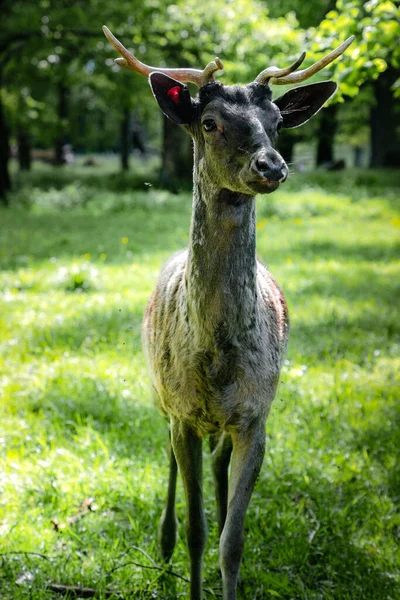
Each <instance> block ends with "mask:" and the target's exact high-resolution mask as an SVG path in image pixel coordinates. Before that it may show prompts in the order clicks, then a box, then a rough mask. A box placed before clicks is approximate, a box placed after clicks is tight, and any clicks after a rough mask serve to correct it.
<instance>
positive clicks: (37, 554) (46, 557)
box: [0, 550, 53, 561]
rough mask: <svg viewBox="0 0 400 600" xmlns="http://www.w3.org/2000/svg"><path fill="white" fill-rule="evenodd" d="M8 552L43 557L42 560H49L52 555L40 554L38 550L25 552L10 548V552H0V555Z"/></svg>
mask: <svg viewBox="0 0 400 600" xmlns="http://www.w3.org/2000/svg"><path fill="white" fill-rule="evenodd" d="M10 554H16V555H18V554H24V555H25V556H37V557H38V558H43V559H44V560H48V561H51V560H52V558H53V557H49V556H46V555H45V554H40V552H26V551H25V550H19V551H17V550H15V551H14V550H11V551H10V552H0V556H8V555H10Z"/></svg>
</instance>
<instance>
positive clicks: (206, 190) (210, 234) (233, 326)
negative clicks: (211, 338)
mask: <svg viewBox="0 0 400 600" xmlns="http://www.w3.org/2000/svg"><path fill="white" fill-rule="evenodd" d="M186 287H187V289H186V294H187V302H188V309H189V311H190V313H191V315H192V318H194V319H196V321H197V322H198V323H199V325H200V327H201V328H202V329H203V331H204V333H205V334H207V332H209V333H211V334H212V333H213V331H214V332H215V329H216V328H219V327H221V326H222V327H223V328H224V330H226V329H228V330H229V331H230V332H231V334H232V335H239V334H240V332H241V331H243V329H247V327H250V326H251V325H252V324H254V315H255V295H256V248H255V199H254V197H252V196H247V195H244V194H238V193H234V192H231V191H229V190H227V189H221V188H219V187H218V186H216V185H215V184H213V183H212V182H211V181H210V180H209V178H208V176H207V173H206V171H205V169H204V165H203V163H202V161H201V160H196V158H195V170H194V194H193V213H192V221H191V230H190V244H189V258H188V263H187V270H186Z"/></svg>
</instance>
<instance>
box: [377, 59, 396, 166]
mask: <svg viewBox="0 0 400 600" xmlns="http://www.w3.org/2000/svg"><path fill="white" fill-rule="evenodd" d="M399 75H400V72H399V70H398V69H394V68H393V67H389V68H388V69H387V70H386V71H385V72H384V73H382V74H381V75H380V76H379V78H378V79H377V80H376V81H374V83H373V87H374V94H375V102H376V104H375V106H374V107H373V108H372V109H371V113H370V125H371V160H370V166H371V167H399V166H400V153H399V146H400V139H399V129H400V113H399V111H398V110H396V108H395V99H394V97H393V92H392V90H391V87H392V85H393V84H394V82H395V81H396V79H397V78H398V77H399Z"/></svg>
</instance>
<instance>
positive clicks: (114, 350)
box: [0, 167, 400, 600]
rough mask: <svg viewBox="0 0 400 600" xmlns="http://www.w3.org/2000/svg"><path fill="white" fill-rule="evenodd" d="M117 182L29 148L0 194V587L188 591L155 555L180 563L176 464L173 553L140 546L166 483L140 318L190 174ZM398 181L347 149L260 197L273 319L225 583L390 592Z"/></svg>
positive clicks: (399, 442)
mask: <svg viewBox="0 0 400 600" xmlns="http://www.w3.org/2000/svg"><path fill="white" fill-rule="evenodd" d="M86 173H88V174H86ZM132 177H133V178H135V177H136V175H133V176H132ZM135 182H136V183H137V181H136V180H135ZM135 182H133V179H132V180H130V179H129V176H128V177H125V178H120V177H118V176H113V175H112V174H111V175H110V174H109V173H107V172H105V171H103V170H102V169H101V168H97V169H92V170H89V171H87V172H83V169H82V168H79V167H71V168H68V170H65V172H62V171H57V170H55V169H52V168H51V167H41V168H39V167H38V168H37V171H36V172H34V173H33V174H32V175H29V176H26V177H25V179H22V180H21V181H20V182H19V188H18V189H17V190H16V192H15V193H14V195H13V197H12V206H11V208H10V209H8V210H5V209H3V210H2V211H1V212H0V220H1V221H0V222H1V226H0V227H1V229H0V266H1V269H2V270H1V271H0V347H1V355H0V392H1V396H2V399H1V406H0V438H1V439H0V446H1V451H2V456H1V459H0V460H1V462H0V494H1V495H0V598H1V599H2V600H5V599H7V600H11V599H13V600H14V599H31V600H39V599H40V600H42V599H43V600H45V599H49V598H57V597H59V596H58V595H57V594H56V592H54V591H52V590H51V589H49V587H48V585H49V584H54V583H57V584H63V585H79V586H89V587H92V588H96V589H97V590H98V597H99V598H105V597H106V595H107V594H106V592H107V591H110V590H111V591H113V592H115V594H113V595H111V596H110V595H108V596H107V597H112V598H115V599H117V598H121V597H123V598H138V599H142V598H143V599H144V598H162V599H171V600H172V599H175V598H179V597H183V598H184V597H188V589H189V586H188V583H186V582H185V581H183V580H181V579H179V578H178V577H176V576H175V575H172V574H170V573H168V572H166V570H168V569H169V570H172V571H173V572H174V573H176V574H179V575H182V576H183V577H188V558H187V554H186V544H185V535H184V519H185V504H184V498H183V492H182V488H181V485H180V484H179V486H178V499H177V512H178V517H179V521H180V530H179V542H178V545H177V547H176V550H175V553H174V556H173V559H172V563H171V564H170V565H169V566H167V567H166V569H161V570H157V569H150V568H143V567H140V566H137V564H141V565H144V566H146V567H151V566H153V565H152V562H151V560H149V558H148V557H146V556H145V554H143V552H142V551H144V552H145V553H147V554H148V555H150V557H151V558H152V559H153V560H154V561H155V562H156V564H157V565H159V566H162V562H161V559H160V558H159V555H158V550H157V541H156V537H157V525H158V519H159V517H160V514H161V511H162V508H163V503H164V498H165V495H166V484H167V452H166V442H167V427H166V424H165V422H164V421H163V419H162V418H161V416H160V415H159V414H158V412H157V410H156V409H155V408H154V407H153V405H152V402H151V399H150V394H149V391H148V387H147V376H146V370H145V365H144V360H143V356H142V353H141V348H140V327H141V318H142V313H143V310H144V307H145V304H146V301H147V299H148V297H149V295H150V293H151V290H152V288H153V286H154V284H155V281H156V278H157V274H158V272H159V269H160V267H161V265H162V263H163V262H164V261H165V260H166V258H167V257H168V256H169V254H171V253H172V252H173V251H175V250H177V249H179V248H181V247H183V246H185V245H186V244H187V240H188V227H189V219H190V208H191V195H190V193H182V194H180V195H173V194H169V193H167V192H165V191H161V190H156V189H154V188H153V187H149V186H147V187H145V186H140V185H139V184H138V185H136V184H135V187H136V189H135V190H133V191H130V184H131V183H132V185H133V183H135ZM146 190H147V191H146ZM399 192H400V183H399V179H398V177H397V176H396V174H394V173H391V174H390V173H389V174H386V173H383V172H380V173H379V172H374V173H368V172H364V173H363V172H356V171H351V172H343V173H335V174H324V173H321V174H315V175H313V176H307V175H305V174H303V175H296V174H294V175H293V176H292V180H291V182H288V183H287V184H285V186H283V187H282V189H281V190H280V191H278V192H276V193H275V194H273V195H271V196H269V197H268V196H265V197H260V198H259V199H258V226H257V230H258V231H257V235H258V253H259V256H260V258H261V259H262V260H263V261H265V262H266V263H267V264H268V266H269V268H270V269H271V271H272V272H273V274H274V275H275V276H276V277H277V279H278V281H279V283H280V284H281V286H282V288H283V290H284V292H285V294H286V297H287V300H288V304H289V309H290V312H291V322H292V331H291V341H290V346H289V352H288V357H287V361H286V364H285V367H284V370H283V374H282V378H281V384H280V387H279V391H278V394H277V397H276V400H275V402H274V405H273V408H272V411H271V414H270V417H269V420H268V422H267V453H266V457H265V461H264V466H263V469H262V473H261V476H260V478H259V481H258V483H257V486H256V490H255V492H254V495H253V498H252V501H251V505H250V508H249V511H248V515H247V521H246V523H247V525H246V545H245V556H244V562H243V566H242V571H241V573H242V582H241V585H240V592H239V597H240V598H242V599H249V600H254V599H270V598H271V599H274V598H284V599H287V600H289V599H302V600H333V599H335V600H350V599H351V600H396V599H399V598H400V544H399V542H400V510H399V505H400V468H399V464H400V461H399V448H400V420H399V417H400V405H399V400H398V398H399V381H398V372H399V367H400V359H399V356H400V352H399V350H400V342H399V328H400V325H399V323H400V319H399V311H398V306H399V291H400V289H399V288H400V285H399V274H400V273H399V272H400V260H399V246H400V241H399V232H400V229H399V227H400V218H399V213H398V208H399V204H400V201H399V197H400V193H399ZM205 454H206V458H205V504H206V512H207V518H208V523H209V532H210V533H209V540H208V544H207V551H206V558H205V566H204V576H205V585H206V587H207V588H208V590H209V593H208V594H206V597H210V598H211V597H213V595H217V596H218V594H220V579H219V573H218V542H217V529H216V524H215V503H214V495H213V486H212V475H211V470H210V461H209V457H208V448H207V445H205ZM138 548H139V549H138ZM141 550H142V551H141Z"/></svg>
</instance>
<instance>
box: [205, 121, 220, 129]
mask: <svg viewBox="0 0 400 600" xmlns="http://www.w3.org/2000/svg"><path fill="white" fill-rule="evenodd" d="M203 129H204V131H214V130H215V129H217V124H216V122H215V121H214V119H204V121H203Z"/></svg>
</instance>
